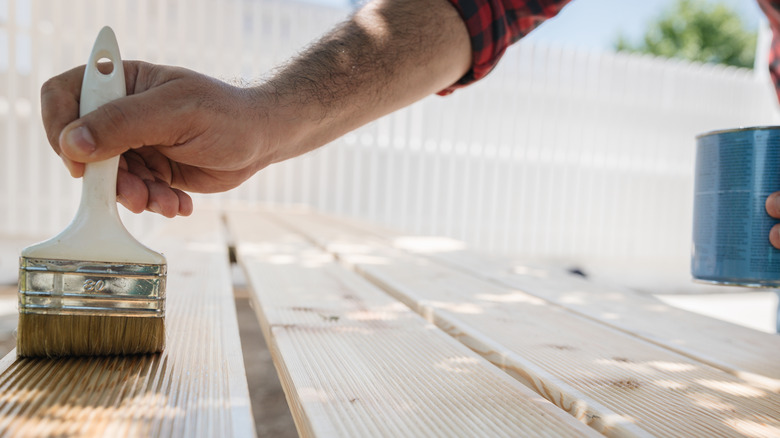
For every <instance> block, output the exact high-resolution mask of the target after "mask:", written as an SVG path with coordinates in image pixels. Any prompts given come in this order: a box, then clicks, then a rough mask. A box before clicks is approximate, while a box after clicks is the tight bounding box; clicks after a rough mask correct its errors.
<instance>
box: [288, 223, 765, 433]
mask: <svg viewBox="0 0 780 438" xmlns="http://www.w3.org/2000/svg"><path fill="white" fill-rule="evenodd" d="M273 217H275V218H276V220H277V223H279V224H284V226H286V227H288V228H289V229H291V230H294V231H296V232H298V233H300V234H301V235H303V236H305V237H306V238H308V239H309V240H311V241H312V242H315V243H317V244H318V245H319V246H320V247H321V248H324V249H325V250H327V251H328V252H330V253H332V254H334V255H335V256H336V257H337V258H338V259H339V260H340V261H342V263H344V264H346V265H348V266H351V267H352V268H353V269H355V270H356V271H357V272H359V273H360V274H361V275H362V276H363V277H365V278H368V279H369V280H370V281H372V282H373V283H375V284H377V285H379V286H380V287H382V288H383V289H384V290H385V291H386V292H388V293H389V294H390V295H392V296H393V297H395V298H396V299H398V300H399V301H401V302H404V303H405V304H407V305H408V306H409V307H410V308H412V309H414V310H416V311H417V312H418V313H419V314H421V315H423V316H425V317H426V318H427V319H428V320H429V321H432V322H434V323H435V324H436V325H437V326H438V327H440V328H441V329H443V330H444V331H446V332H448V333H449V334H450V335H451V336H453V337H455V338H457V339H458V340H460V341H461V342H463V343H464V344H465V345H467V346H469V347H470V348H471V349H473V350H474V351H476V352H478V353H480V354H481V355H482V356H484V357H485V358H487V359H489V360H490V361H491V362H493V363H494V364H495V365H497V366H498V367H500V368H502V369H504V370H505V371H506V372H508V373H509V374H510V375H512V376H514V377H515V378H517V379H518V380H520V381H522V382H523V383H525V384H527V385H529V386H530V387H532V388H534V389H535V390H536V391H537V392H538V393H539V394H541V395H543V396H545V397H546V398H547V399H548V400H550V401H552V402H554V403H555V404H557V405H558V406H559V407H561V408H562V409H563V410H566V411H568V412H570V413H571V414H572V415H574V416H575V417H577V418H579V419H581V420H582V421H583V422H585V423H588V424H590V425H591V426H592V427H594V428H595V429H597V430H599V431H601V432H603V433H605V434H607V435H621V436H643V435H653V436H701V435H702V434H705V435H711V436H751V435H754V434H757V435H765V436H772V435H773V434H777V433H780V416H778V412H780V394H778V388H777V386H776V384H775V379H774V378H773V377H772V376H773V375H774V374H773V373H775V372H776V371H777V368H778V366H779V365H777V364H776V363H775V364H771V363H767V362H762V361H761V360H760V359H761V358H760V357H759V359H757V363H756V364H754V365H755V366H754V367H752V368H751V370H750V371H747V370H743V369H742V368H740V365H739V364H737V365H733V364H735V363H736V362H735V361H730V362H729V363H730V364H732V365H730V368H729V369H728V370H726V369H719V368H717V367H714V366H712V365H711V363H710V362H711V361H707V360H703V358H709V357H720V358H722V359H723V360H724V361H725V360H726V359H728V357H727V356H728V354H726V353H727V350H725V349H723V350H718V349H715V350H709V349H708V348H710V347H711V345H713V342H715V341H713V342H710V343H708V344H705V345H704V346H701V347H699V346H697V345H695V340H696V339H698V338H699V337H701V336H703V335H704V334H701V333H699V334H697V333H689V331H693V330H697V329H700V327H701V325H700V324H701V323H702V320H701V319H698V318H692V320H693V321H692V323H691V325H690V326H688V327H687V328H686V320H687V316H689V315H691V314H689V313H687V312H682V311H679V312H675V313H673V316H674V317H675V318H679V321H677V323H676V325H675V327H676V328H677V329H678V330H679V331H678V332H677V335H676V337H675V338H671V339H668V341H669V344H668V345H665V342H666V340H664V339H663V336H664V335H666V334H668V333H669V332H668V331H665V329H659V330H658V331H659V332H660V333H661V336H660V338H659V339H656V340H655V341H654V342H649V341H648V340H647V339H644V338H643V337H642V336H638V335H636V334H632V333H630V330H625V329H619V328H617V327H615V326H614V324H613V322H612V321H611V318H610V312H608V311H602V312H601V313H591V314H584V313H585V312H583V311H582V310H573V309H570V308H569V307H570V306H565V305H563V303H562V302H561V301H562V300H560V299H558V302H556V297H558V298H560V297H559V296H558V295H556V294H557V292H556V289H557V288H559V287H560V286H559V283H560V282H559V281H556V280H555V275H551V277H550V278H549V279H548V281H547V283H545V281H544V279H539V283H538V284H536V288H535V289H531V290H532V291H533V292H534V293H528V292H526V288H527V287H519V286H518V285H514V286H508V285H505V284H502V283H501V282H496V281H491V280H488V279H486V278H484V276H483V275H477V274H475V272H474V271H473V270H470V269H467V268H466V267H463V266H461V267H458V268H453V267H452V266H448V265H447V264H442V263H439V262H438V261H436V260H435V259H432V258H429V257H420V256H418V255H414V254H410V253H409V252H406V251H401V250H399V249H397V248H393V247H392V246H391V245H389V244H388V242H387V241H383V239H381V238H377V236H371V235H370V233H366V232H365V230H361V229H360V228H356V227H353V226H350V225H348V224H347V223H346V222H342V221H335V220H326V219H325V218H323V217H321V216H316V215H311V214H294V213H274V214H273ZM558 275H561V274H560V273H559V274H558ZM561 281H564V282H565V281H568V279H566V278H563V279H562V280H561ZM548 283H549V287H550V288H552V289H553V292H551V296H552V298H550V297H547V296H545V293H546V289H545V286H546V285H547V284H548ZM564 284H565V283H564ZM569 287H571V284H569ZM576 290H577V291H580V299H581V300H582V299H583V298H588V297H589V296H588V295H587V294H589V293H590V294H594V293H595V294H597V291H598V285H590V286H588V287H585V286H582V287H580V288H578V289H576ZM611 293H612V294H615V293H616V292H614V291H612V292H611ZM596 297H597V298H598V294H597V295H596ZM623 299H626V300H629V301H630V300H631V299H633V298H632V297H631V296H630V294H629V296H627V297H625V298H623ZM573 301H574V302H576V300H573ZM613 301H618V299H617V298H615V299H614V300H613ZM656 304H657V305H658V307H657V308H658V309H663V308H664V307H663V306H662V305H661V303H660V302H657V303H656ZM630 305H631V303H630V302H629V303H627V304H626V305H625V307H624V310H626V311H630V309H629V307H630ZM592 307H593V306H592ZM640 307H641V306H640ZM652 310H653V309H652V308H650V309H647V308H645V309H644V312H645V313H642V312H640V313H638V314H637V313H636V312H633V313H631V315H633V316H630V317H626V315H622V316H623V317H626V319H630V318H643V317H646V318H653V317H654V315H663V313H664V312H662V311H661V312H655V313H653V312H651V311H652ZM701 318H703V317H701ZM663 321H664V319H663V318H661V319H656V324H663ZM651 322H652V319H651V321H650V322H648V321H645V322H644V323H643V324H649V323H651ZM706 322H707V324H708V325H709V326H711V327H713V330H712V331H711V333H710V336H711V337H713V338H716V339H719V340H718V341H717V342H715V344H718V342H720V345H721V346H724V345H728V344H729V342H731V339H733V338H732V337H731V336H730V333H731V330H732V329H733V328H734V326H732V325H731V324H727V323H721V322H719V321H715V320H709V321H706ZM735 332H736V335H735V336H736V337H737V338H739V337H740V336H743V335H744V334H745V333H742V332H741V331H740V330H735ZM744 339H747V338H744ZM680 342H683V343H690V344H692V345H686V347H688V346H691V347H694V348H692V349H693V350H694V351H698V353H696V354H681V353H680V350H681V347H680ZM752 342H753V344H754V345H751V346H750V347H749V348H745V351H746V352H750V351H761V349H764V350H766V353H767V355H769V356H770V357H771V355H773V354H775V352H776V351H777V350H776V349H777V348H778V346H780V344H779V343H778V342H780V341H778V339H777V337H774V336H770V335H765V334H761V333H756V337H755V339H753V341H752ZM741 352H742V348H741V346H739V345H738V344H737V345H732V348H731V349H730V350H728V353H730V354H731V355H739V354H741ZM759 356H760V355H759ZM699 358H702V359H699Z"/></svg>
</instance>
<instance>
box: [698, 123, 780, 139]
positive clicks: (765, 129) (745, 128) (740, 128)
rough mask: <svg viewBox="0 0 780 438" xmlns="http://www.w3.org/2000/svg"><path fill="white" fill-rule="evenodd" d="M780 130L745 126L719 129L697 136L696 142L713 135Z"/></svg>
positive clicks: (773, 127) (767, 126)
mask: <svg viewBox="0 0 780 438" xmlns="http://www.w3.org/2000/svg"><path fill="white" fill-rule="evenodd" d="M776 130H780V125H760V126H744V127H739V128H728V129H717V130H714V131H707V132H704V133H701V134H699V135H697V136H696V140H698V139H700V138H703V137H709V136H711V135H720V134H730V133H732V132H744V131H776Z"/></svg>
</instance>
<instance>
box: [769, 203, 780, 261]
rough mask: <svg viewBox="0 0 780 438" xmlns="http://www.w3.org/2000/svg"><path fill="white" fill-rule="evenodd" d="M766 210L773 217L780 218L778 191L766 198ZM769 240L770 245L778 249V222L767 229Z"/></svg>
mask: <svg viewBox="0 0 780 438" xmlns="http://www.w3.org/2000/svg"><path fill="white" fill-rule="evenodd" d="M766 212H767V213H769V215H770V216H772V217H773V218H777V219H780V192H775V193H772V194H771V195H769V197H768V198H766ZM769 241H770V242H771V243H772V246H774V247H775V248H778V249H780V224H777V225H775V226H773V227H772V230H771V231H769Z"/></svg>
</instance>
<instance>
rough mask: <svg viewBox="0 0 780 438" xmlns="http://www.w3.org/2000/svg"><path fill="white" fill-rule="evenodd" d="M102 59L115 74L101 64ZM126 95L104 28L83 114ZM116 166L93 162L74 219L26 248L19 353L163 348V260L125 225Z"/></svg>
mask: <svg viewBox="0 0 780 438" xmlns="http://www.w3.org/2000/svg"><path fill="white" fill-rule="evenodd" d="M105 60H108V61H110V63H111V64H110V66H111V71H110V73H101V72H100V70H99V69H98V62H99V61H105ZM104 67H108V64H106V63H102V64H101V68H104ZM105 69H106V68H104V70H105ZM125 93H126V91H125V77H124V69H123V67H122V60H121V58H120V56H119V47H118V45H117V42H116V36H115V35H114V32H113V31H112V30H111V28H109V27H104V28H103V29H102V30H101V31H100V33H99V34H98V37H97V39H96V40H95V45H94V47H93V48H92V53H91V55H90V57H89V61H88V62H87V66H86V69H85V71H84V80H83V83H82V88H81V100H80V108H79V112H80V115H81V116H84V115H85V114H87V113H89V112H91V111H94V110H95V109H97V108H98V107H100V106H102V105H104V104H106V103H108V102H110V101H112V100H114V99H118V98H120V97H124V96H125ZM118 166H119V157H118V156H116V157H113V158H110V159H107V160H104V161H100V162H96V163H88V164H87V165H86V168H85V171H84V178H83V183H82V184H83V185H82V190H81V203H80V205H79V208H78V211H77V212H76V216H75V218H74V219H73V221H72V222H71V223H70V225H68V226H67V228H65V230H64V231H62V232H61V233H60V234H58V235H57V236H55V237H53V238H52V239H49V240H47V241H45V242H42V243H38V244H36V245H33V246H30V247H28V248H25V249H24V250H23V251H22V255H21V258H20V261H19V327H18V336H17V341H16V345H17V349H16V353H17V355H18V356H19V357H28V356H48V357H58V356H91V355H115V354H136V353H154V352H159V351H162V349H163V347H164V345H165V325H164V317H165V278H166V262H165V257H164V256H163V255H162V254H158V253H156V252H154V251H152V250H151V249H149V248H147V247H145V246H144V245H142V244H141V243H139V242H138V241H137V240H136V239H135V238H133V236H132V235H130V233H129V232H128V231H127V229H125V227H124V226H123V225H122V222H121V220H120V218H119V213H118V211H117V205H116V178H117V169H118Z"/></svg>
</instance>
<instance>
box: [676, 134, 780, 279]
mask: <svg viewBox="0 0 780 438" xmlns="http://www.w3.org/2000/svg"><path fill="white" fill-rule="evenodd" d="M776 191H780V127H759V128H745V129H735V130H729V131H716V132H712V133H708V134H703V135H700V136H698V137H697V144H696V170H695V181H694V203H693V245H692V248H691V273H692V274H693V277H694V278H695V279H697V280H701V281H704V282H710V283H717V284H732V285H741V286H756V287H774V286H780V250H778V249H776V248H774V247H773V246H772V245H771V244H770V243H769V231H770V230H771V229H772V226H773V225H774V224H776V223H777V222H778V221H777V220H776V219H774V218H772V217H770V216H769V214H767V212H766V207H765V203H766V198H767V196H769V195H770V194H771V193H773V192H776Z"/></svg>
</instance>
